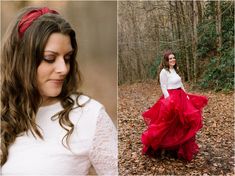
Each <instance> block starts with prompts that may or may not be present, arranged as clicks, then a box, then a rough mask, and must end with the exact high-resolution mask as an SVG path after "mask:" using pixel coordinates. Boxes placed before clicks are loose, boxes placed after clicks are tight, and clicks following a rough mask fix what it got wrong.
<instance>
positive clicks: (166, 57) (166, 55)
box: [159, 50, 178, 72]
mask: <svg viewBox="0 0 235 176" xmlns="http://www.w3.org/2000/svg"><path fill="white" fill-rule="evenodd" d="M171 54H173V55H175V53H173V52H172V51H171V50H167V51H165V52H164V54H163V58H162V62H161V64H160V67H159V70H160V71H161V70H162V69H163V68H165V69H166V70H168V71H169V68H170V66H169V56H170V55H171ZM173 68H174V69H175V71H176V72H178V67H177V63H175V65H174V67H173Z"/></svg>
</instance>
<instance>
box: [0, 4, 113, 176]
mask: <svg viewBox="0 0 235 176" xmlns="http://www.w3.org/2000/svg"><path fill="white" fill-rule="evenodd" d="M76 54H77V42H76V35H75V31H74V30H73V29H72V28H71V26H70V24H69V23H68V22H67V21H65V20H64V19H63V18H62V17H61V16H60V15H59V14H58V13H57V12H56V11H54V10H50V9H48V8H47V7H44V8H33V7H28V8H25V9H23V10H22V11H21V12H20V14H19V15H18V17H17V18H16V19H15V21H13V23H12V24H11V25H10V27H9V28H8V30H7V32H6V35H5V38H4V41H3V44H2V56H1V86H2V89H1V166H2V175H45V174H46V175H86V174H88V170H89V168H90V166H91V165H93V166H94V168H95V170H96V172H97V174H98V175H104V174H105V175H117V132H116V129H115V127H114V125H113V123H112V122H111V119H110V118H109V116H108V115H107V113H106V111H105V109H104V107H103V106H102V105H101V104H100V103H98V102H97V101H95V100H93V99H90V98H89V97H87V96H85V95H82V93H80V92H78V86H80V84H81V79H80V72H79V69H78V65H77V61H76Z"/></svg>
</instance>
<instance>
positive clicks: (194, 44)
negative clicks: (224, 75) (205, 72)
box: [192, 0, 198, 83]
mask: <svg viewBox="0 0 235 176" xmlns="http://www.w3.org/2000/svg"><path fill="white" fill-rule="evenodd" d="M192 5H193V18H192V20H193V36H192V55H193V69H194V74H193V77H194V79H193V80H194V83H195V82H196V81H197V17H198V13H197V8H196V1H195V0H194V1H193V3H192Z"/></svg>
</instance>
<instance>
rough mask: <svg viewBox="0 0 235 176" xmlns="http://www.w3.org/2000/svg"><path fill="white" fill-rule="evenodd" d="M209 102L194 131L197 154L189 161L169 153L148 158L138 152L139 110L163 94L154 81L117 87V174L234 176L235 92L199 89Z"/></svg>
mask: <svg viewBox="0 0 235 176" xmlns="http://www.w3.org/2000/svg"><path fill="white" fill-rule="evenodd" d="M185 88H186V90H188V92H190V93H197V94H201V95H206V96H207V97H208V98H209V102H208V105H207V106H206V107H205V109H204V113H203V117H204V118H203V128H202V129H201V130H200V131H199V132H198V134H197V137H196V139H197V143H198V145H199V147H200V151H199V153H198V154H197V155H196V157H195V158H194V159H193V160H192V161H191V162H186V161H184V160H181V159H174V158H173V157H170V156H168V155H166V156H163V157H160V158H150V157H148V156H146V155H142V154H141V150H142V143H141V140H140V138H141V134H142V132H143V131H144V130H145V129H146V125H145V123H144V121H143V118H142V116H141V114H142V112H143V111H145V110H146V109H148V107H151V106H152V105H153V104H154V103H155V102H156V100H157V99H158V98H159V97H160V96H161V95H162V93H161V90H160V87H159V85H158V84H157V82H156V81H148V82H145V83H135V84H132V85H122V86H119V89H118V94H119V95H118V96H119V99H118V133H119V134H118V136H119V137H118V138H119V139H118V140H119V175H204V176H206V175H235V173H234V167H235V163H234V161H235V157H234V112H233V108H234V106H233V101H234V99H233V97H234V93H232V92H231V93H227V94H225V93H222V92H218V93H216V92H212V91H206V92H199V91H190V90H189V86H188V85H185Z"/></svg>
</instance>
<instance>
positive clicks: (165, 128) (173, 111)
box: [141, 88, 208, 161]
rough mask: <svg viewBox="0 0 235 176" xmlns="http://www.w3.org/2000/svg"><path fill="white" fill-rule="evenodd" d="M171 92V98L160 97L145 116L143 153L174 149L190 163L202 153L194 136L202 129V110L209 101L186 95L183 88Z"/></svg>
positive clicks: (201, 97)
mask: <svg viewBox="0 0 235 176" xmlns="http://www.w3.org/2000/svg"><path fill="white" fill-rule="evenodd" d="M168 92H169V95H170V96H169V97H167V98H166V99H165V98H164V96H162V97H160V99H159V100H158V101H157V102H156V103H155V104H154V105H153V106H152V107H151V108H150V109H148V110H147V111H145V112H144V113H143V114H142V116H143V117H144V121H145V123H146V124H147V126H148V128H147V130H145V131H144V132H143V134H142V136H141V141H142V143H143V150H142V152H143V154H148V152H149V151H150V150H152V151H157V150H159V149H166V150H174V151H176V152H177V156H178V158H184V159H186V160H188V161H190V160H192V158H193V156H194V155H195V154H197V153H198V151H199V147H198V145H197V144H196V141H195V135H196V133H197V132H198V131H199V130H200V129H201V128H202V109H203V108H204V107H205V106H206V105H207V102H208V99H207V97H205V96H201V95H193V94H186V93H185V92H184V91H183V90H182V89H181V88H179V89H171V90H168Z"/></svg>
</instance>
